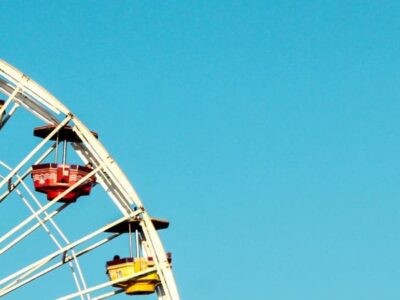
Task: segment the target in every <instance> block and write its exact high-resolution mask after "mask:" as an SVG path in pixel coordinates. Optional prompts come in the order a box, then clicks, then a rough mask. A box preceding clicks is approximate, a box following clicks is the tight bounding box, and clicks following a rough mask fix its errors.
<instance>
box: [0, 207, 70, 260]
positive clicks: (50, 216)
mask: <svg viewBox="0 0 400 300" xmlns="http://www.w3.org/2000/svg"><path fill="white" fill-rule="evenodd" d="M68 205H70V203H65V204H63V205H62V206H60V207H59V208H57V209H56V210H54V211H53V212H51V213H50V214H49V215H48V216H47V217H46V218H44V219H40V218H39V220H40V221H39V222H38V223H36V224H35V225H33V226H32V227H30V228H29V229H27V230H26V231H25V232H23V233H22V234H20V235H19V236H18V237H16V238H15V239H13V240H12V241H11V242H10V243H8V244H7V245H6V246H4V247H3V248H1V249H0V255H1V254H4V253H5V252H7V251H8V250H10V249H11V248H12V247H14V246H15V245H16V244H18V243H19V242H21V241H22V240H23V239H24V238H26V237H27V236H28V235H30V234H31V233H32V232H34V231H35V230H36V229H37V228H39V227H40V226H42V225H44V223H46V222H47V221H48V220H49V219H50V218H52V217H54V216H56V215H57V214H59V213H60V212H61V211H63V210H64V209H65V208H66V207H67V206H68ZM32 216H34V218H38V215H37V214H35V213H33V214H32Z"/></svg>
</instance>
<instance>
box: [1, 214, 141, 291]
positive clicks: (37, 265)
mask: <svg viewBox="0 0 400 300" xmlns="http://www.w3.org/2000/svg"><path fill="white" fill-rule="evenodd" d="M141 213H143V211H142V210H139V209H138V210H136V211H135V212H134V213H132V214H131V215H130V216H124V217H122V218H119V219H118V220H116V221H114V222H112V223H110V224H107V225H105V226H103V227H101V228H99V229H97V230H95V231H93V232H92V233H90V234H87V235H86V236H84V237H82V238H80V239H79V240H77V241H75V242H73V243H70V244H69V245H67V246H65V247H63V248H62V249H59V250H57V251H55V252H53V253H51V254H49V255H47V256H45V257H43V258H41V259H39V260H37V261H36V262H34V263H32V264H30V265H28V266H26V267H24V268H22V269H20V270H19V271H17V272H15V273H13V274H11V275H9V276H7V277H6V278H3V279H2V280H0V285H1V284H4V283H6V282H7V281H10V280H11V279H13V278H15V277H17V276H19V275H21V274H23V273H25V272H27V271H30V270H32V269H38V268H40V267H41V266H43V265H44V264H46V263H47V262H49V261H51V260H53V259H54V258H56V257H57V256H59V255H61V254H63V253H65V252H66V251H69V250H71V249H73V248H75V247H76V246H78V245H80V244H82V243H84V242H86V241H88V240H90V239H92V238H93V237H95V236H97V235H99V234H101V233H103V232H104V231H106V230H107V229H109V228H111V227H113V226H115V225H116V224H119V223H121V222H123V221H125V220H127V219H129V218H132V217H135V216H137V215H139V214H141Z"/></svg>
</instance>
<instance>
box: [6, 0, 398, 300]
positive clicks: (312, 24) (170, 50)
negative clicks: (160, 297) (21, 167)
mask: <svg viewBox="0 0 400 300" xmlns="http://www.w3.org/2000/svg"><path fill="white" fill-rule="evenodd" d="M0 11H1V20H2V24H3V25H2V28H3V30H2V33H1V37H0V39H1V41H2V42H1V46H0V49H1V52H0V53H1V58H2V59H4V60H6V61H8V62H9V63H11V64H13V65H15V66H17V67H18V68H19V69H21V70H23V71H24V72H26V73H27V74H28V75H30V76H31V77H32V78H33V79H35V80H36V81H38V82H39V83H40V84H42V85H43V86H44V87H46V88H47V89H48V90H49V91H51V92H52V93H53V94H54V95H56V96H57V97H58V98H59V99H60V100H61V101H62V102H63V103H64V104H65V105H67V106H68V107H69V108H70V109H71V110H72V111H73V112H74V113H75V114H76V115H77V116H78V117H79V118H80V119H82V120H83V121H84V122H85V123H86V124H87V125H88V126H89V127H91V128H92V129H93V130H96V131H98V132H99V134H100V139H101V141H102V142H103V143H104V145H105V146H106V147H107V149H108V150H109V151H110V152H111V153H112V155H113V156H114V157H115V159H116V160H117V162H118V163H119V164H120V165H121V167H122V168H123V170H124V171H125V172H126V174H127V175H128V177H129V178H130V180H131V182H132V183H133V185H134V186H135V187H136V189H137V191H138V193H139V195H140V196H141V198H142V200H143V202H144V204H145V206H146V207H147V209H148V210H149V211H150V212H151V213H152V214H153V215H155V216H158V217H162V218H167V219H169V220H170V221H171V226H170V229H169V230H168V231H166V232H162V233H161V235H162V239H163V241H164V244H165V246H166V248H167V249H168V250H171V251H172V252H173V256H174V272H175V276H176V279H177V283H178V286H179V290H180V293H181V296H182V298H183V299H191V300H196V299H280V300H292V299H293V300H294V299H307V300H312V299H315V300H317V299H318V300H319V299H326V300H330V299H342V300H346V299H349V300H350V299H351V300H356V299H363V300H367V299H395V298H398V297H399V296H400V287H399V284H398V282H399V278H400V271H399V270H400V257H399V254H398V253H399V252H400V242H399V234H398V228H399V227H400V219H399V217H398V216H399V215H400V204H399V202H398V201H397V200H398V199H399V194H400V190H399V185H398V182H399V180H400V176H399V174H398V170H399V168H400V164H399V160H398V153H399V150H400V143H399V138H398V137H399V134H400V128H399V126H398V125H399V121H398V114H399V111H400V101H399V95H400V84H399V83H400V82H399V71H398V70H399V69H400V59H399V55H398V54H399V50H400V36H399V32H400V31H399V29H400V21H399V20H400V18H399V17H400V16H399V14H400V13H399V12H400V5H399V4H398V2H397V1H334V2H332V1H209V2H203V1H153V2H145V1H83V2H82V1H5V0H3V1H1V2H0ZM14 129H15V130H16V131H17V132H19V130H20V129H19V128H14ZM21 134H22V133H21ZM9 135H10V137H12V135H11V134H10V133H9ZM34 142H35V140H34V139H32V143H33V144H34ZM2 143H6V141H5V140H3V141H2ZM2 145H3V144H2ZM3 151H4V150H3ZM2 153H3V155H5V154H4V152H2ZM7 155H8V156H9V159H10V160H11V161H18V159H20V156H18V155H17V153H15V152H10V151H9V152H8V153H7ZM98 194H99V196H98V197H100V198H101V196H100V192H98ZM95 195H97V194H95ZM88 201H89V200H88ZM90 201H93V202H87V203H91V204H93V205H94V207H96V214H97V216H98V218H100V219H101V220H102V221H103V220H104V221H111V220H113V218H116V217H117V213H114V214H113V213H110V210H108V209H106V207H102V206H101V205H100V208H97V206H96V204H95V202H94V200H92V199H91V200H90ZM104 201H105V200H104ZM78 205H79V203H78V204H77V205H76V206H75V207H74V208H73V210H74V213H75V214H80V213H81V211H82V210H80V208H79V207H78ZM85 205H86V204H85V203H83V204H82V206H83V208H82V209H83V210H84V211H85V210H87V211H88V212H89V211H90V207H89V206H85ZM92 207H93V206H92ZM3 214H5V212H4V209H3V208H2V211H1V215H2V216H3ZM65 221H66V222H67V223H68V220H65ZM69 222H70V224H67V225H66V226H67V227H69V229H70V234H72V235H74V230H75V229H74V228H75V224H72V222H71V221H69ZM6 225H7V224H6ZM6 225H4V226H6ZM121 245H122V242H121ZM114 246H115V247H116V246H120V244H116V245H114ZM110 251H114V250H113V249H110ZM116 251H117V250H116ZM113 254H114V253H110V256H112V255H113ZM16 255H17V254H16ZM102 255H103V254H102V253H101V254H95V253H93V259H95V258H97V259H99V260H101V259H103V256H102ZM99 270H100V271H99ZM84 271H85V273H87V275H88V277H91V278H96V280H97V281H96V282H101V281H102V280H103V281H104V280H106V277H105V275H104V273H102V272H104V269H103V265H102V266H101V268H89V269H87V270H84ZM49 280H51V279H49ZM65 280H68V281H70V280H71V279H70V278H69V277H68V278H67V277H66V279H65ZM41 292H42V290H40V289H39V288H31V293H33V294H31V295H35V297H34V298H35V299H39V298H40V297H39V295H41V294H40V293H41ZM35 293H37V294H35ZM21 295H22V291H21ZM16 297H17V298H15V299H21V298H18V297H21V296H16ZM10 298H12V297H10ZM123 298H124V297H121V299H123ZM43 299H45V298H43ZM149 299H150V298H149Z"/></svg>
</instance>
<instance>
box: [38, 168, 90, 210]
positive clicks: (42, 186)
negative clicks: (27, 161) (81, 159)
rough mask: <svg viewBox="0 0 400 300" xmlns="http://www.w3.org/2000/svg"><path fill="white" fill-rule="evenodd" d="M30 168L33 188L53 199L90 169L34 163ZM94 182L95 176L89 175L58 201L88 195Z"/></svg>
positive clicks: (74, 199)
mask: <svg viewBox="0 0 400 300" xmlns="http://www.w3.org/2000/svg"><path fill="white" fill-rule="evenodd" d="M32 169H33V170H32V174H31V175H32V178H33V184H34V186H35V190H36V191H38V192H40V193H44V194H47V199H48V200H53V199H54V198H56V197H57V196H59V195H60V194H62V193H63V192H64V191H65V190H67V189H68V188H69V187H71V186H73V185H74V184H75V183H77V182H78V181H79V180H81V179H82V178H83V177H85V176H86V175H87V174H89V173H90V172H91V171H92V168H88V167H82V166H77V165H62V164H41V165H34V166H32ZM95 183H96V179H95V177H94V176H92V177H89V179H88V180H87V181H86V182H84V183H83V184H81V185H79V186H78V187H76V188H75V189H73V190H72V191H70V192H69V193H67V194H66V195H65V196H64V197H63V198H62V199H61V200H60V202H75V201H76V199H77V198H78V197H80V196H87V195H89V194H90V191H91V189H92V187H93V186H94V184H95Z"/></svg>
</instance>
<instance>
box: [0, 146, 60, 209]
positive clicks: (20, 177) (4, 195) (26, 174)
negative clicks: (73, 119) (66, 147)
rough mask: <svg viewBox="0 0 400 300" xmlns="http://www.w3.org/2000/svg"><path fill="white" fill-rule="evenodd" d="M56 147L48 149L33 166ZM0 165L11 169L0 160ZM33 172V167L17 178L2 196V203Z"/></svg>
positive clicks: (0, 199)
mask: <svg viewBox="0 0 400 300" xmlns="http://www.w3.org/2000/svg"><path fill="white" fill-rule="evenodd" d="M55 147H56V143H54V144H53V145H52V146H51V147H50V148H49V149H47V150H46V151H45V152H44V153H43V154H42V156H40V157H39V159H37V160H36V161H35V162H34V163H33V164H34V165H36V164H39V163H41V162H42V161H43V160H44V159H45V158H46V157H47V156H48V155H49V154H50V153H51V152H52V151H53V150H54V149H55ZM0 165H2V166H3V167H5V168H6V169H9V167H8V166H7V165H6V164H5V163H4V162H2V161H1V160H0ZM31 172H32V167H30V168H29V169H28V170H27V171H25V173H24V174H23V175H20V176H18V177H17V180H16V181H14V182H12V183H10V184H9V188H8V190H7V191H6V192H5V193H4V194H2V195H1V196H0V202H2V201H3V200H4V199H5V198H6V197H7V196H8V195H9V194H10V193H11V192H12V191H13V189H15V188H16V187H17V186H18V185H19V184H20V183H22V181H23V180H24V179H25V178H26V176H28V175H29V174H30V173H31Z"/></svg>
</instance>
